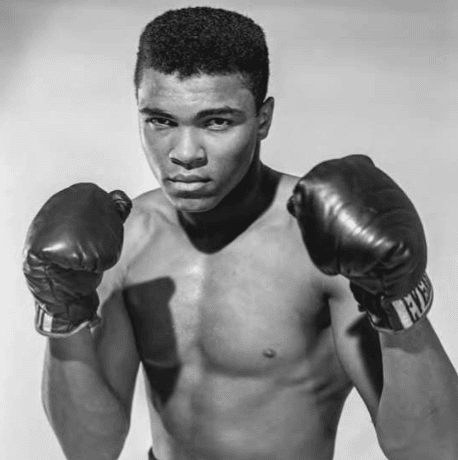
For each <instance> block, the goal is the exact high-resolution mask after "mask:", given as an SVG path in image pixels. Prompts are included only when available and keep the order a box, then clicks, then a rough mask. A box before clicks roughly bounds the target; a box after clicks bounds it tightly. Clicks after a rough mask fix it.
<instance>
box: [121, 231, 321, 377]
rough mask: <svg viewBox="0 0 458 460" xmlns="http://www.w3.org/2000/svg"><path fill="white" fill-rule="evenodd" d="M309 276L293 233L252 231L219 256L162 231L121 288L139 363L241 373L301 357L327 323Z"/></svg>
mask: <svg viewBox="0 0 458 460" xmlns="http://www.w3.org/2000/svg"><path fill="white" fill-rule="evenodd" d="M312 273H313V269H312V268H311V265H310V261H309V260H308V258H307V255H306V252H305V249H304V248H303V247H302V245H301V243H300V241H299V240H298V239H297V238H296V236H295V235H294V236H293V237H290V238H289V235H285V234H284V233H283V234H279V233H277V232H275V231H265V232H262V231H261V232H257V233H256V234H254V233H253V234H252V235H251V234H250V233H248V234H246V235H242V236H241V237H240V238H239V239H237V240H236V241H234V242H233V243H231V244H230V245H229V246H228V247H226V248H224V249H223V250H221V251H219V252H217V253H214V254H203V253H200V252H198V251H197V250H195V249H194V248H193V247H192V246H191V245H190V244H189V242H187V241H186V240H185V239H184V238H183V237H182V236H180V235H170V234H169V235H164V237H163V238H161V239H160V240H159V241H157V244H154V245H151V246H150V247H148V248H146V249H145V250H144V251H143V253H142V254H141V256H140V257H138V259H137V260H136V261H135V263H133V264H132V265H131V267H130V269H129V272H128V277H127V280H126V281H127V283H126V284H127V287H126V289H125V291H124V299H125V303H126V307H127V309H128V312H129V315H130V317H131V320H132V325H133V329H134V334H135V336H136V340H137V346H138V348H139V352H140V354H141V356H142V359H143V360H144V362H145V361H147V362H149V364H150V365H151V366H155V367H158V368H166V367H167V366H169V367H173V366H174V365H178V363H180V366H183V365H184V364H186V363H187V362H191V361H193V360H196V359H199V360H200V364H201V365H202V366H204V367H209V368H211V369H214V370H219V371H221V372H224V373H225V374H234V375H237V374H241V375H244V376H247V375H250V374H253V375H257V374H262V373H263V372H268V371H269V369H271V368H272V366H274V367H275V368H277V369H278V368H279V367H281V366H282V364H284V365H291V363H294V362H297V361H300V360H302V359H303V357H304V354H305V353H307V352H308V351H309V349H311V348H313V347H314V346H315V344H316V336H317V335H318V334H320V331H321V330H322V329H323V328H325V327H326V326H327V323H328V315H327V309H326V307H325V306H324V302H323V299H322V295H321V293H320V291H319V289H318V288H317V286H316V285H315V284H314V282H313V275H312Z"/></svg>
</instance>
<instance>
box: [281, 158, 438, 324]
mask: <svg viewBox="0 0 458 460" xmlns="http://www.w3.org/2000/svg"><path fill="white" fill-rule="evenodd" d="M287 206H288V210H289V211H290V213H291V214H293V215H294V216H295V217H296V219H297V221H298V223H299V227H300V230H301V234H302V238H303V240H304V243H305V246H306V248H307V250H308V253H309V254H310V257H311V259H312V261H313V263H314V264H315V265H316V266H317V267H318V268H319V269H320V270H321V271H322V272H323V273H325V274H327V275H337V274H341V275H343V276H345V277H346V278H348V279H349V280H350V287H351V290H352V292H353V294H354V297H355V298H356V300H357V302H358V304H359V306H360V309H362V310H365V311H366V312H367V313H368V316H369V320H370V322H371V324H372V326H373V327H374V328H376V329H378V330H380V331H383V332H396V331H403V330H405V329H408V328H410V327H411V326H413V325H414V324H415V323H416V322H417V321H419V320H420V319H421V318H422V317H424V316H425V315H426V313H427V312H428V310H429V309H430V307H431V304H432V299H433V289H432V285H431V282H430V280H429V278H428V276H427V275H426V272H425V270H426V256H427V254H426V251H427V247H426V239H425V233H424V229H423V226H422V224H421V221H420V217H419V215H418V213H417V211H416V210H415V207H414V205H413V204H412V202H411V201H410V200H409V198H408V197H407V196H406V194H405V193H404V192H403V191H402V190H401V189H400V188H399V186H398V185H397V184H396V183H395V182H394V181H393V180H392V179H391V178H390V177H389V176H388V175H387V174H385V173H384V172H383V171H381V170H380V169H379V168H377V167H376V166H375V165H374V163H373V162H372V160H371V159H370V158H369V157H367V156H365V155H350V156H347V157H344V158H341V159H335V160H329V161H325V162H323V163H320V164H319V165H317V166H315V167H314V168H313V169H312V170H311V171H310V172H309V173H308V174H306V175H305V176H304V177H302V178H301V179H300V180H299V181H298V183H297V185H296V187H295V188H294V190H293V194H292V196H291V198H290V199H289V201H288V204H287Z"/></svg>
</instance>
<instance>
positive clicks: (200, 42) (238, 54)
mask: <svg viewBox="0 0 458 460" xmlns="http://www.w3.org/2000/svg"><path fill="white" fill-rule="evenodd" d="M149 68H153V69H155V70H157V71H160V72H162V73H164V74H176V75H177V76H178V77H179V78H182V79H185V78H187V77H191V76H196V75H199V74H207V75H229V74H240V75H241V76H242V77H243V81H244V83H245V84H246V85H247V88H248V89H249V90H250V91H251V93H252V94H253V97H254V101H255V104H256V109H257V110H259V108H260V107H261V105H262V103H263V102H264V99H265V97H266V93H267V85H268V79H269V57H268V49H267V45H266V41H265V36H264V32H263V31H262V29H261V27H259V26H258V25H257V24H256V23H255V22H254V21H253V20H251V19H250V18H247V17H246V16H243V15H241V14H239V13H235V12H232V11H227V10H223V9H217V8H209V7H193V8H183V9H179V10H170V11H167V12H166V13H164V14H162V15H161V16H158V17H157V18H155V19H154V20H153V21H151V22H150V23H149V24H148V25H147V26H146V27H145V29H144V31H143V33H142V34H141V36H140V43H139V47H138V53H137V62H136V66H135V78H134V83H135V90H136V92H138V88H139V86H140V83H141V80H142V77H143V73H144V70H145V69H149Z"/></svg>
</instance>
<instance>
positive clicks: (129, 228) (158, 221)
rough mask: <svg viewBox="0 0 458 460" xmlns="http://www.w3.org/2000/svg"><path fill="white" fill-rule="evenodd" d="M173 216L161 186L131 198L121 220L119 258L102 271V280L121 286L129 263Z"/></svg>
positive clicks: (161, 230) (111, 284) (114, 286)
mask: <svg viewBox="0 0 458 460" xmlns="http://www.w3.org/2000/svg"><path fill="white" fill-rule="evenodd" d="M173 217H174V214H173V208H172V206H171V205H170V204H169V202H168V201H167V199H166V197H165V196H164V194H163V192H162V190H161V189H155V190H151V191H148V192H145V193H142V194H141V195H139V196H137V197H135V198H134V199H133V200H132V210H131V213H130V214H129V217H128V218H127V220H126V222H125V223H124V240H123V245H122V251H121V254H120V258H119V261H118V262H117V264H116V265H115V266H114V267H113V268H112V269H110V270H108V271H107V272H106V273H105V275H104V284H106V285H110V286H111V288H122V286H123V283H124V278H125V274H126V273H127V271H128V268H129V266H130V265H131V264H132V263H133V262H134V261H135V260H136V259H137V258H138V257H139V255H140V254H141V253H142V251H144V249H145V248H146V247H147V246H148V245H150V244H151V243H152V242H154V241H155V240H156V239H157V238H158V236H159V235H160V234H161V232H164V229H165V228H167V227H168V226H169V225H170V223H171V221H172V219H173Z"/></svg>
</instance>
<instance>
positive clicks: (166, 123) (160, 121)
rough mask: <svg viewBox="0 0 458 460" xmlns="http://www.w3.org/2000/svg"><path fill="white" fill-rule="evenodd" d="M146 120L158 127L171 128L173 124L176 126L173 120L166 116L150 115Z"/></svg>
mask: <svg viewBox="0 0 458 460" xmlns="http://www.w3.org/2000/svg"><path fill="white" fill-rule="evenodd" d="M145 122H146V123H148V124H149V125H154V126H156V127H158V128H169V127H171V126H174V123H173V122H172V120H169V119H168V118H164V117H150V118H147V119H146V120H145Z"/></svg>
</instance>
